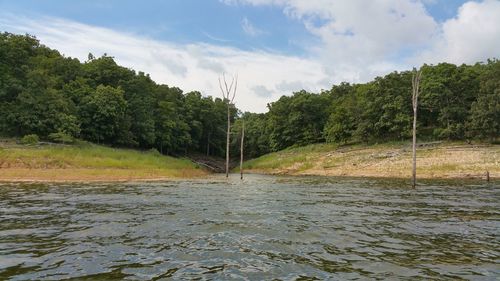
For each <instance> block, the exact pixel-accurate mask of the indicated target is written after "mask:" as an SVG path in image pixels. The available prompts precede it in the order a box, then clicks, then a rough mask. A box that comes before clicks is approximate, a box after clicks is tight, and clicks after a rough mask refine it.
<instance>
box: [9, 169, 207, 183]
mask: <svg viewBox="0 0 500 281" xmlns="http://www.w3.org/2000/svg"><path fill="white" fill-rule="evenodd" d="M208 174H209V173H208V172H206V171H204V170H201V169H200V170H193V169H190V170H185V171H184V170H178V171H162V170H133V169H88V168H68V169H27V168H8V169H0V182H2V181H3V182H13V181H14V182H123V181H162V180H174V179H181V178H199V177H203V176H206V175H208Z"/></svg>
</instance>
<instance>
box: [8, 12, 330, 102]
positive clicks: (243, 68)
mask: <svg viewBox="0 0 500 281" xmlns="http://www.w3.org/2000/svg"><path fill="white" fill-rule="evenodd" d="M0 29H4V30H7V31H10V32H15V33H29V34H33V35H36V36H37V38H38V39H40V41H41V42H42V43H43V44H45V45H47V46H49V47H51V48H55V49H57V50H59V51H60V52H61V53H63V54H65V55H67V56H71V57H77V58H79V59H80V60H82V61H83V60H86V59H87V55H88V53H89V52H91V53H93V54H94V55H96V56H99V55H101V54H103V53H107V54H108V55H111V56H114V57H115V60H116V61H117V63H118V64H120V65H123V66H126V67H129V68H132V69H134V70H137V71H139V70H140V71H144V72H146V73H150V74H151V78H153V79H154V80H155V81H157V82H159V83H165V84H168V85H171V86H177V87H180V88H181V89H183V90H185V91H192V90H198V91H200V92H202V93H203V94H205V95H211V96H214V97H219V96H220V92H219V91H220V90H219V87H218V80H217V79H218V76H219V75H220V74H221V73H222V72H227V73H228V74H232V73H238V75H239V81H238V94H237V96H236V99H235V102H236V104H237V106H238V108H240V109H242V110H245V111H253V112H265V111H267V108H266V105H267V103H269V102H272V101H274V100H276V99H277V98H278V97H279V96H280V95H281V94H284V93H283V92H281V91H280V89H277V87H276V85H277V84H278V83H279V82H282V81H297V80H302V81H303V80H305V81H308V82H305V83H304V85H305V87H308V88H309V89H311V90H314V91H319V90H320V89H322V88H326V87H329V86H330V85H325V84H322V83H321V82H322V81H328V79H327V78H328V77H327V75H326V74H325V73H324V71H323V67H322V65H321V64H320V63H319V62H317V61H314V60H308V59H305V58H300V57H294V56H284V55H280V54H274V53H270V52H264V51H242V50H239V49H235V48H229V47H220V46H217V45H210V44H204V43H196V44H188V45H177V44H173V43H169V42H163V41H157V40H153V39H150V38H145V37H141V36H139V35H136V34H127V33H123V32H117V31H114V30H110V29H106V28H101V27H95V26H89V25H85V24H81V23H77V22H73V21H68V20H62V19H54V18H42V19H38V20H32V19H26V18H20V17H9V16H3V17H2V18H1V19H0ZM256 89H257V90H262V89H266V90H267V92H266V93H265V94H264V92H262V91H261V92H259V93H257V94H256V92H255V91H256ZM296 90H297V91H298V90H300V89H296Z"/></svg>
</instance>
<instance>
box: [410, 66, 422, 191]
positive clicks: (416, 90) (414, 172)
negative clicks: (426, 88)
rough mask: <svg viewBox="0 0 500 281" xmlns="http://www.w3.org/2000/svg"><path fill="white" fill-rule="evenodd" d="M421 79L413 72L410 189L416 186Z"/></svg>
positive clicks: (419, 74) (417, 71) (419, 73)
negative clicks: (418, 108) (418, 109)
mask: <svg viewBox="0 0 500 281" xmlns="http://www.w3.org/2000/svg"><path fill="white" fill-rule="evenodd" d="M421 77H422V71H421V70H414V73H413V77H412V80H411V86H412V104H413V168H412V184H411V185H412V187H413V188H415V187H416V185H417V107H418V95H419V94H420V92H419V88H420V78H421Z"/></svg>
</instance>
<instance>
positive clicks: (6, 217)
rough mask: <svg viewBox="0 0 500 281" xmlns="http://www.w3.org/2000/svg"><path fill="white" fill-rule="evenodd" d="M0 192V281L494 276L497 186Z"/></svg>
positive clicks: (95, 187)
mask: <svg viewBox="0 0 500 281" xmlns="http://www.w3.org/2000/svg"><path fill="white" fill-rule="evenodd" d="M408 184H409V182H408V181H400V180H399V181H397V180H396V181H395V180H367V179H338V178H321V177H273V176H258V175H249V176H247V177H246V179H245V180H243V181H240V180H239V179H237V178H236V176H235V177H234V178H230V179H229V180H228V181H226V179H225V178H223V177H218V176H214V177H212V178H210V179H206V180H190V181H173V182H161V183H160V182H156V183H113V184H20V183H3V184H0V280H41V279H43V280H54V279H67V278H80V279H79V280H122V279H130V280H167V279H170V278H172V279H201V280H205V279H207V280H210V279H216V280H220V279H231V280H233V279H236V280H245V279H248V280H269V279H275V278H276V279H280V280H297V279H299V280H314V279H333V280H351V279H380V280H415V279H422V280H432V279H436V280H447V279H449V280H461V279H465V280H469V279H470V280H498V278H500V251H499V250H500V235H499V233H500V193H499V186H498V182H497V183H484V182H469V181H466V182H465V183H464V182H462V183H460V182H449V181H442V182H437V181H431V182H425V183H421V185H420V187H418V188H417V189H411V188H409V187H408Z"/></svg>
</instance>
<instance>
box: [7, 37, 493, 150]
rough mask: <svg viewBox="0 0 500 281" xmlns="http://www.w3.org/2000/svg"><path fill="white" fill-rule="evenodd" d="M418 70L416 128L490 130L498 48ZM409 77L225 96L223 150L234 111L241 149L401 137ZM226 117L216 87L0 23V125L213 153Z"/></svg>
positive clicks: (482, 133)
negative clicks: (261, 100) (480, 58)
mask: <svg viewBox="0 0 500 281" xmlns="http://www.w3.org/2000/svg"><path fill="white" fill-rule="evenodd" d="M421 70H422V80H421V84H420V87H421V95H420V97H419V107H418V116H419V118H418V123H417V128H418V137H419V139H420V140H426V141H427V140H473V139H481V140H486V141H493V142H494V141H497V139H498V136H499V135H500V61H499V60H498V59H493V60H488V61H487V62H485V63H476V64H474V65H465V64H464V65H460V66H457V65H454V64H449V63H440V64H437V65H424V66H422V68H421ZM411 78H412V72H411V71H402V72H393V73H390V74H388V75H386V76H384V77H377V78H375V79H374V80H373V81H370V82H367V83H357V84H350V83H341V84H339V85H334V86H332V88H331V89H329V90H322V91H321V92H319V93H311V92H307V91H305V90H301V91H298V92H295V93H293V95H291V96H289V95H283V96H282V97H281V98H280V99H279V100H277V101H275V102H272V103H270V104H268V112H267V113H261V114H257V113H249V112H245V113H241V112H239V111H238V109H237V108H235V107H232V108H231V110H232V112H231V123H233V122H234V123H233V124H234V125H233V126H232V145H231V149H232V150H234V151H233V153H232V155H235V156H238V155H239V152H238V150H239V140H238V136H239V134H240V132H241V126H242V122H243V121H244V123H245V152H246V154H247V155H246V158H252V157H256V156H259V155H262V154H265V153H268V152H271V151H278V150H281V149H284V148H287V147H290V146H301V145H307V144H312V143H318V142H329V143H339V144H346V143H359V142H362V143H373V142H387V141H402V140H409V139H410V138H411V127H412V116H413V112H412V102H411ZM304 79H307V77H304ZM284 94H287V93H284ZM226 126H227V107H226V103H225V101H224V100H222V99H220V98H212V97H209V96H208V97H205V96H202V95H201V94H200V93H199V92H196V91H195V92H188V93H184V92H183V91H182V90H181V89H179V88H177V87H172V86H167V85H160V84H157V83H155V82H154V81H153V80H152V79H151V78H150V77H149V75H147V74H144V73H143V72H135V71H134V70H131V69H128V68H125V67H122V66H119V65H117V64H116V62H115V61H114V59H113V58H112V57H110V56H107V55H106V54H105V55H103V56H101V57H99V58H95V57H94V56H92V55H91V54H89V58H88V60H87V61H85V62H80V61H79V60H77V59H74V58H68V57H65V56H62V55H61V54H60V53H59V52H58V51H56V50H53V49H50V48H48V47H46V46H44V45H42V44H40V42H39V41H38V40H37V39H36V38H35V37H32V36H29V35H15V34H11V33H2V34H0V135H3V136H7V137H22V136H24V135H28V134H37V135H38V136H40V138H42V139H43V138H48V137H49V136H50V135H51V134H54V133H55V134H64V135H67V136H71V137H73V138H79V139H83V140H87V141H91V142H95V143H99V144H107V145H112V146H120V147H133V148H140V149H150V148H155V149H157V150H159V151H161V152H162V153H164V154H172V155H183V154H188V153H207V152H208V154H210V155H214V156H223V155H224V154H225V150H226V149H225V141H226V135H225V128H226Z"/></svg>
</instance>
